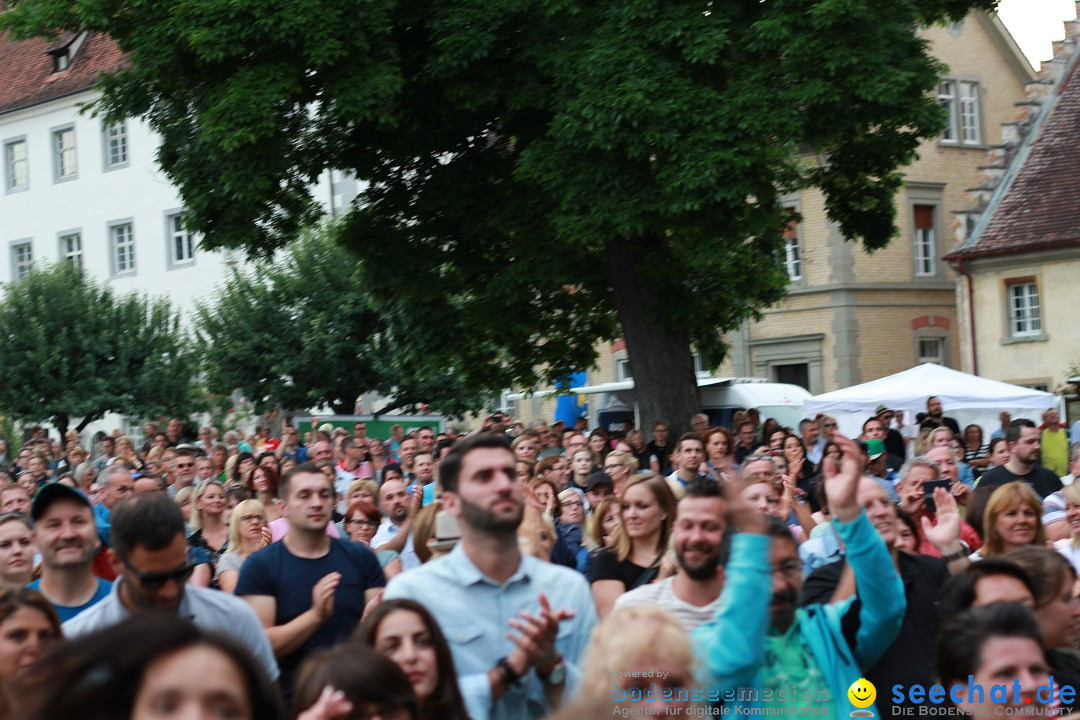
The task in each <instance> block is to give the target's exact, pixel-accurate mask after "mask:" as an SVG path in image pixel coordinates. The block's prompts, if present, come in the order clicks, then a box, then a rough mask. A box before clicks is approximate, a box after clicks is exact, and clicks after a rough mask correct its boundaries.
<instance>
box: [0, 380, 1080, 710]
mask: <svg viewBox="0 0 1080 720" xmlns="http://www.w3.org/2000/svg"><path fill="white" fill-rule="evenodd" d="M1000 419H1001V425H1000V427H997V428H994V429H993V430H992V431H991V432H989V433H987V432H985V431H984V429H983V428H981V427H979V426H977V425H968V426H967V427H965V428H963V429H961V428H960V426H959V425H958V424H957V423H956V422H955V421H954V420H953V419H952V418H950V417H948V416H946V415H945V414H944V412H943V408H942V404H941V402H940V400H938V399H937V398H934V397H931V398H929V399H928V401H927V406H926V411H925V413H919V415H918V416H917V417H916V418H911V419H910V420H911V421H912V422H910V423H909V424H908V425H907V426H905V424H904V420H905V418H904V415H903V413H898V412H895V411H893V410H891V409H889V408H887V407H884V406H881V407H879V408H878V409H877V412H876V413H875V414H874V415H873V416H870V417H867V418H866V419H865V422H864V423H863V425H862V432H861V434H860V435H859V437H857V438H848V437H845V436H844V435H842V434H840V433H839V432H838V423H837V421H836V420H835V419H834V418H831V417H827V416H819V417H815V418H807V419H804V420H802V421H801V422H800V423H799V425H798V427H794V428H793V427H784V426H782V425H781V424H780V423H778V422H776V421H775V420H772V419H769V418H765V419H764V420H763V419H762V418H761V417H760V416H759V415H758V413H757V412H756V411H755V410H753V409H750V410H747V411H740V412H737V413H735V414H734V416H732V417H731V422H730V427H729V426H724V425H714V424H713V423H712V421H711V420H710V418H709V416H708V415H705V414H700V415H696V416H694V417H693V418H690V422H689V425H690V427H691V430H690V431H689V432H686V433H682V434H679V435H678V436H677V437H676V436H675V434H674V433H671V432H670V429H669V426H668V424H667V423H665V422H657V423H656V424H655V425H654V427H652V428H651V437H650V438H648V439H647V438H646V436H645V433H643V432H642V431H641V430H639V429H634V428H623V429H621V430H619V431H611V432H609V431H608V430H607V429H604V428H595V429H592V430H591V431H588V430H587V428H586V427H585V421H584V420H581V421H579V422H578V423H576V424H575V425H573V426H567V425H566V424H565V423H561V422H558V423H551V424H549V423H547V422H545V421H543V420H537V421H534V422H532V423H529V424H528V425H523V424H521V423H515V422H514V421H513V419H512V418H510V417H508V416H507V415H505V414H504V413H496V414H494V415H491V416H489V417H487V418H485V419H484V421H483V424H482V426H481V427H479V428H478V429H477V430H476V431H474V432H472V433H469V434H467V435H460V434H459V433H458V432H457V431H455V430H454V429H452V428H448V429H447V430H446V431H440V430H439V428H436V427H430V426H420V427H416V428H411V429H409V430H408V431H407V430H406V428H404V427H401V426H395V427H394V428H393V431H392V432H391V435H390V437H387V438H376V437H373V436H369V435H368V432H367V425H366V423H364V422H358V423H355V425H353V426H352V427H351V428H344V427H337V428H335V427H333V426H332V425H330V424H323V425H319V424H318V421H317V419H315V420H313V422H312V424H311V430H310V431H309V432H305V433H303V436H302V434H301V431H300V430H299V429H298V428H296V427H293V426H290V425H287V424H286V425H285V426H283V427H282V428H281V429H280V432H279V433H276V434H277V437H274V436H273V435H274V434H275V433H272V432H271V431H270V429H269V428H267V427H262V426H260V427H258V428H257V429H256V432H255V433H254V434H253V435H251V436H250V437H245V436H244V435H242V434H240V433H236V432H230V433H226V434H225V436H224V437H222V438H220V440H219V438H218V437H217V431H216V430H215V429H214V428H212V427H203V428H200V429H198V432H197V437H196V438H193V439H192V438H188V437H186V436H185V432H186V429H185V423H184V422H183V421H182V420H181V419H179V418H174V419H173V420H170V421H169V423H168V424H167V426H166V429H165V431H159V430H158V428H157V427H156V426H154V425H153V424H149V425H148V426H147V428H146V441H145V442H143V443H137V442H133V441H132V440H131V439H130V438H128V437H124V436H122V435H119V433H117V434H116V435H113V436H105V437H103V438H100V440H99V441H98V442H95V444H94V447H93V448H92V449H91V451H90V452H88V451H87V450H86V449H84V448H83V447H82V446H80V445H79V440H78V437H77V436H76V435H74V434H72V435H71V436H69V437H67V438H65V441H66V444H65V445H64V446H62V447H61V446H60V444H59V443H57V442H56V441H51V440H49V439H48V438H47V437H46V436H45V432H44V430H41V429H39V428H34V429H33V431H32V433H31V437H30V438H29V439H28V440H27V441H26V442H24V443H23V446H22V447H21V449H20V450H19V452H18V454H17V455H14V456H12V457H7V448H6V446H5V447H3V448H0V451H2V452H0V454H2V455H3V457H0V465H2V466H3V467H4V470H3V474H2V475H0V717H4V718H14V719H17V720H29V719H31V718H34V719H38V718H56V719H62V718H88V719H89V720H94V719H95V718H102V719H104V718H120V717H123V718H136V720H147V719H151V718H154V719H159V720H160V719H162V718H181V717H183V718H210V717H215V718H248V719H259V720H263V719H268V720H275V719H277V718H286V717H290V718H301V719H302V720H335V719H345V718H376V717H379V718H383V719H384V720H429V719H430V720H436V719H439V720H442V719H446V720H467V719H470V718H471V719H472V720H486V719H488V718H491V719H493V720H525V719H527V718H544V717H551V718H558V719H560V720H562V719H563V718H566V719H569V718H584V717H597V716H600V715H604V716H610V715H612V714H620V715H621V716H623V717H627V716H629V715H631V714H650V715H669V716H686V715H691V716H694V715H696V716H704V715H705V714H718V713H720V712H724V713H728V714H730V713H736V712H737V713H741V714H774V715H775V714H779V715H783V716H794V715H817V716H823V717H858V716H860V714H861V715H866V714H867V713H868V712H869V713H875V712H876V713H877V714H878V715H880V716H890V715H908V714H910V715H915V714H928V713H927V712H926V710H927V708H929V707H931V706H933V707H935V708H938V709H939V710H940V712H934V713H933V714H944V713H945V711H946V710H947V711H948V712H950V713H956V714H965V715H969V716H977V717H991V716H1001V715H1002V714H1016V715H1025V714H1028V715H1040V716H1042V715H1046V716H1062V715H1066V714H1068V713H1070V712H1072V710H1073V708H1074V707H1076V706H1077V704H1078V700H1077V692H1080V653H1078V652H1077V649H1078V648H1080V641H1078V636H1077V629H1078V627H1077V626H1078V622H1080V585H1078V583H1077V577H1078V574H1080V483H1075V482H1074V479H1075V478H1076V477H1077V474H1078V473H1080V436H1074V437H1073V438H1072V440H1073V441H1074V442H1070V433H1069V430H1068V429H1067V428H1065V427H1064V426H1063V425H1062V422H1061V418H1060V415H1059V413H1058V411H1057V410H1048V411H1046V413H1044V414H1043V416H1042V423H1041V425H1037V424H1036V423H1035V422H1033V421H1031V420H1025V419H1017V420H1013V419H1012V418H1011V416H1010V415H1009V413H1008V412H1007V411H1002V413H1001V418H1000ZM1073 430H1074V432H1075V433H1076V435H1080V428H1076V427H1074V429H1073ZM193 434H194V433H193ZM984 437H985V438H986V442H985V443H984ZM999 687H1003V688H1005V690H1004V691H1000V692H999V691H996V690H995V688H999ZM866 688H869V690H867V691H866V692H864V690H866ZM875 689H876V692H875ZM849 691H850V692H849Z"/></svg>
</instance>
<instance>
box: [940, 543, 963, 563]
mask: <svg viewBox="0 0 1080 720" xmlns="http://www.w3.org/2000/svg"><path fill="white" fill-rule="evenodd" d="M967 556H968V552H967V551H966V550H964V547H963V546H960V549H959V550H957V551H956V552H954V553H952V554H951V555H943V556H942V558H941V559H942V560H944V561H945V564H946V565H948V564H949V563H951V562H956V561H957V560H960V559H961V558H966V557H967Z"/></svg>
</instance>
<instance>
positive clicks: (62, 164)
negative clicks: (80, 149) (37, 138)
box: [52, 127, 78, 180]
mask: <svg viewBox="0 0 1080 720" xmlns="http://www.w3.org/2000/svg"><path fill="white" fill-rule="evenodd" d="M52 137H53V172H54V173H55V175H56V179H57V180H70V179H72V178H74V177H75V176H76V175H77V174H78V166H77V164H76V161H75V128H73V127H68V128H63V129H62V130H55V131H54V132H53V136H52Z"/></svg>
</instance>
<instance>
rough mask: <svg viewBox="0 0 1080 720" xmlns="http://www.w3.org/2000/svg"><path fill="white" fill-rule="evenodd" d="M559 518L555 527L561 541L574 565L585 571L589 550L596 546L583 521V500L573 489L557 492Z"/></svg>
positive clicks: (578, 569)
mask: <svg viewBox="0 0 1080 720" xmlns="http://www.w3.org/2000/svg"><path fill="white" fill-rule="evenodd" d="M558 501H559V519H558V522H557V523H556V529H557V530H558V533H559V542H561V543H562V544H563V545H564V546H565V547H566V549H567V550H568V551H569V552H570V554H571V556H572V557H573V558H574V567H575V568H576V569H577V571H578V572H580V573H583V572H585V565H586V562H587V561H588V559H589V552H590V551H591V550H592V549H593V548H594V547H596V544H595V543H594V542H593V541H592V536H591V535H590V534H589V532H588V526H587V523H586V521H585V501H584V500H582V499H581V496H580V495H578V494H577V492H576V491H575V490H573V489H570V488H567V489H566V490H563V491H562V492H561V493H559V496H558Z"/></svg>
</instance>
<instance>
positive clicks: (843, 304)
mask: <svg viewBox="0 0 1080 720" xmlns="http://www.w3.org/2000/svg"><path fill="white" fill-rule="evenodd" d="M923 35H924V37H926V39H927V40H929V41H930V43H931V47H932V52H933V54H934V55H935V56H936V57H937V58H938V59H940V60H941V61H942V62H943V63H945V64H946V65H947V66H948V71H947V72H946V74H945V75H944V76H943V77H942V79H941V83H940V84H939V86H938V97H939V99H940V101H941V103H942V104H943V105H945V106H946V107H947V108H948V110H949V116H950V117H949V127H948V129H947V130H946V131H945V133H944V134H943V135H942V136H941V137H938V138H936V139H934V140H930V141H927V142H924V143H923V144H922V146H921V147H920V149H919V159H918V160H917V161H916V162H915V163H914V164H913V165H911V166H910V167H909V168H908V169H907V170H906V183H905V186H904V188H903V189H902V190H901V191H900V192H899V193H898V194H897V197H896V218H897V226H898V228H899V235H898V236H897V237H896V238H894V239H893V241H892V242H891V243H890V244H889V246H888V247H886V248H884V249H882V250H879V251H877V252H876V253H874V254H872V255H871V254H868V253H866V252H865V251H863V250H862V248H861V247H860V246H858V245H856V244H853V243H849V242H845V241H844V239H843V238H842V237H841V236H840V234H839V232H838V230H837V228H836V227H835V226H834V225H833V224H831V223H830V222H829V221H828V219H827V218H826V217H825V212H824V202H823V198H822V196H821V194H820V193H819V192H816V191H813V192H803V193H802V194H801V195H799V196H797V197H792V198H790V207H792V208H793V209H794V210H796V211H797V212H798V213H799V214H800V215H801V216H802V222H801V223H800V224H799V226H798V227H797V228H795V229H794V230H793V232H792V233H790V236H789V245H788V253H787V257H786V262H787V267H788V275H789V276H790V277H791V287H790V290H789V293H788V297H787V298H786V299H785V300H784V301H783V302H782V303H780V304H779V305H777V306H775V307H772V308H769V309H767V310H766V311H765V313H764V317H763V318H762V319H761V321H760V322H748V323H746V324H745V325H744V326H743V327H742V328H741V329H740V330H739V331H738V332H735V333H732V334H731V335H730V336H729V338H728V340H729V345H730V347H731V352H730V354H729V357H728V360H727V361H726V362H725V363H724V365H723V366H722V367H721V368H720V369H719V372H718V374H719V375H739V376H745V375H754V376H760V377H767V378H770V379H773V380H776V381H780V382H792V383H795V384H799V385H803V386H804V387H806V388H807V389H808V390H810V392H812V393H814V394H818V393H822V392H828V391H831V390H836V389H839V388H843V387H847V386H849V385H854V384H857V383H861V382H866V381H868V380H873V379H875V378H879V377H883V376H885V375H890V374H892V373H895V372H900V371H902V370H906V369H908V368H910V367H912V366H914V365H917V364H919V363H923V362H928V361H931V362H940V363H942V364H945V365H947V366H949V367H955V368H959V367H960V364H961V363H960V336H959V332H958V328H957V319H956V291H955V275H954V273H953V271H952V270H951V269H950V268H949V266H948V263H946V262H945V261H944V260H943V256H944V255H945V254H946V253H947V252H948V251H949V250H951V249H952V246H953V244H954V238H955V237H956V235H955V227H956V223H957V219H956V213H957V212H958V211H960V210H962V209H964V208H967V207H968V205H969V203H970V198H969V197H968V193H967V191H968V190H969V189H970V188H972V187H974V186H977V185H978V184H979V182H980V180H981V172H980V166H981V165H984V164H985V163H986V157H987V155H986V153H987V149H988V148H989V147H991V146H995V145H998V144H1000V143H1001V142H1002V123H1005V122H1007V121H1011V120H1013V119H1014V118H1015V117H1016V113H1017V107H1016V103H1017V102H1020V101H1024V100H1025V99H1026V98H1027V94H1026V92H1025V85H1026V84H1027V83H1029V82H1031V81H1033V80H1034V79H1035V73H1034V71H1033V69H1032V68H1031V66H1030V65H1029V64H1028V62H1027V60H1026V58H1025V57H1024V56H1023V54H1022V53H1021V51H1020V49H1019V48H1018V47H1017V45H1016V43H1015V42H1014V41H1013V39H1012V36H1011V35H1010V34H1009V32H1008V31H1007V30H1006V29H1005V26H1004V25H1003V24H1002V23H1001V21H1000V20H999V19H998V18H997V16H996V15H993V14H986V13H982V12H975V13H972V14H971V15H969V16H968V17H967V18H966V19H965V20H964V21H963V22H960V23H953V24H951V25H949V26H946V27H931V28H928V29H926V30H925V31H924V33H923Z"/></svg>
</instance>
